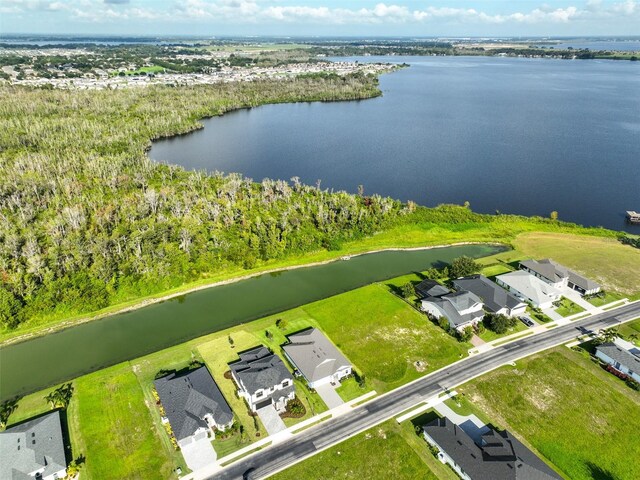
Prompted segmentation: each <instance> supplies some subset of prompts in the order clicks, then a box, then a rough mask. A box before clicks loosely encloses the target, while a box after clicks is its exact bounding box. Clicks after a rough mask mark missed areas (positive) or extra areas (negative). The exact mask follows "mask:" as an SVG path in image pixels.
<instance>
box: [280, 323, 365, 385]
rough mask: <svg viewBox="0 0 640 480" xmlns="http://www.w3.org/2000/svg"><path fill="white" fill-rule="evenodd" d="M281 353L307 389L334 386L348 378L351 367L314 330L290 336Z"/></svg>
mask: <svg viewBox="0 0 640 480" xmlns="http://www.w3.org/2000/svg"><path fill="white" fill-rule="evenodd" d="M282 349H283V350H284V354H285V355H286V357H287V358H288V359H289V361H290V362H291V364H292V365H293V366H294V367H295V368H296V369H297V370H298V371H299V372H300V373H301V374H302V375H303V376H304V378H305V380H306V381H307V384H308V385H309V387H310V388H316V387H318V386H319V385H324V384H326V383H337V382H340V381H341V380H342V379H343V378H345V377H347V376H349V375H351V371H352V368H353V367H352V365H351V363H349V361H348V360H347V359H346V357H345V356H344V355H343V354H342V353H340V351H339V350H338V349H337V348H336V347H335V346H334V345H333V344H332V343H331V342H330V341H329V339H328V338H327V337H325V336H324V335H323V334H322V332H321V331H320V330H318V329H317V328H311V329H309V330H305V331H303V332H300V333H296V334H294V335H290V336H289V343H288V344H286V345H283V346H282Z"/></svg>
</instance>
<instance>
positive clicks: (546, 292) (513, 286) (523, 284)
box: [496, 270, 562, 308]
mask: <svg viewBox="0 0 640 480" xmlns="http://www.w3.org/2000/svg"><path fill="white" fill-rule="evenodd" d="M496 282H497V283H498V285H500V286H502V287H504V288H506V289H507V290H509V291H510V292H511V293H513V294H514V295H515V296H516V297H518V298H519V299H520V300H523V301H525V302H529V303H531V304H532V305H533V306H534V307H537V308H551V307H553V302H557V301H558V300H560V298H561V296H562V292H561V291H560V290H558V289H557V288H555V287H553V286H552V285H550V284H548V283H547V282H543V281H542V280H540V279H539V278H538V277H534V276H533V275H531V274H530V273H529V272H525V271H524V270H517V271H515V272H509V273H505V274H504V275H498V276H497V277H496Z"/></svg>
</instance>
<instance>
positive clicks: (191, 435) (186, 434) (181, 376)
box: [153, 367, 233, 446]
mask: <svg viewBox="0 0 640 480" xmlns="http://www.w3.org/2000/svg"><path fill="white" fill-rule="evenodd" d="M153 383H154V386H155V389H156V392H157V393H158V397H159V398H160V403H161V405H162V408H163V409H164V412H165V416H164V418H163V421H168V422H169V425H171V429H172V430H173V434H174V435H175V437H176V440H177V442H178V444H179V445H180V446H183V445H187V444H190V443H191V442H193V441H196V440H200V439H203V438H207V437H208V436H209V433H210V432H211V433H212V434H213V435H215V433H214V431H215V430H220V431H224V430H226V429H227V428H229V427H230V426H231V425H232V424H233V412H232V411H231V408H230V407H229V404H228V403H227V401H226V400H225V398H224V396H223V395H222V392H221V391H220V389H219V388H218V385H217V384H216V382H215V381H214V380H213V377H212V376H211V374H210V373H209V370H207V367H200V368H197V369H194V370H190V371H188V372H183V373H171V374H169V375H167V376H164V377H162V378H159V379H157V380H155V381H154V382H153Z"/></svg>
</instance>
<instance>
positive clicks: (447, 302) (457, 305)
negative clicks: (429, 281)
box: [420, 290, 484, 331]
mask: <svg viewBox="0 0 640 480" xmlns="http://www.w3.org/2000/svg"><path fill="white" fill-rule="evenodd" d="M420 308H421V309H422V310H423V311H425V312H427V314H429V315H430V316H432V317H434V318H442V317H445V318H446V319H447V320H448V321H449V327H451V328H455V329H456V330H458V331H462V330H464V329H465V328H466V327H469V326H473V325H476V324H477V323H478V322H480V321H482V318H483V317H484V310H483V305H482V300H480V298H478V296H477V295H475V294H474V293H471V292H467V291H462V290H461V291H459V292H453V293H447V294H446V295H441V296H439V297H426V298H423V299H422V306H421V307H420Z"/></svg>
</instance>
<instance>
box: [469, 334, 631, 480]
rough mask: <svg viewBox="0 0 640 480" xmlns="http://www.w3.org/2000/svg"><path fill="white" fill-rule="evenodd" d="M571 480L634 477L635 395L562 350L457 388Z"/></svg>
mask: <svg viewBox="0 0 640 480" xmlns="http://www.w3.org/2000/svg"><path fill="white" fill-rule="evenodd" d="M457 390H458V392H461V393H463V394H464V395H465V396H466V399H467V400H469V401H471V402H472V403H473V405H474V406H476V407H478V408H480V409H482V410H483V411H484V412H485V413H486V414H487V416H488V417H489V418H492V419H494V420H495V421H494V422H493V423H494V425H496V426H498V427H500V428H508V429H509V430H512V431H514V432H515V433H516V434H518V435H519V436H520V437H524V439H525V440H526V441H527V442H528V443H530V444H531V445H532V446H533V447H534V448H535V449H537V450H538V451H539V452H540V453H541V454H542V455H543V456H544V457H546V458H547V459H548V460H549V461H550V462H551V463H552V464H554V465H555V466H556V467H557V468H558V469H559V470H560V471H561V472H563V473H564V475H565V476H567V477H569V478H572V479H585V480H586V479H596V480H607V479H612V478H616V479H620V480H634V479H636V478H637V469H636V468H637V464H636V463H635V460H634V459H637V458H638V456H639V455H640V440H639V438H638V435H637V426H638V423H637V421H631V420H632V419H640V393H638V392H635V391H633V390H631V389H630V388H629V387H627V386H626V385H625V384H624V383H623V382H621V381H619V380H618V379H617V378H615V377H614V376H612V375H610V374H608V373H607V372H605V371H604V370H602V369H601V368H599V367H598V366H597V365H596V364H595V363H593V362H592V361H590V360H589V359H588V358H586V357H585V356H583V355H580V354H579V353H576V352H574V351H572V350H570V349H567V348H566V347H558V348H555V349H554V350H552V351H550V352H545V353H542V354H538V355H536V356H533V357H529V358H526V359H523V360H520V361H518V362H516V366H515V367H512V366H506V367H502V368H500V369H498V370H495V371H493V372H491V373H488V374H487V375H484V376H482V377H480V378H478V379H476V380H473V381H472V382H470V383H469V384H466V385H464V386H463V387H461V388H458V389H457Z"/></svg>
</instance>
